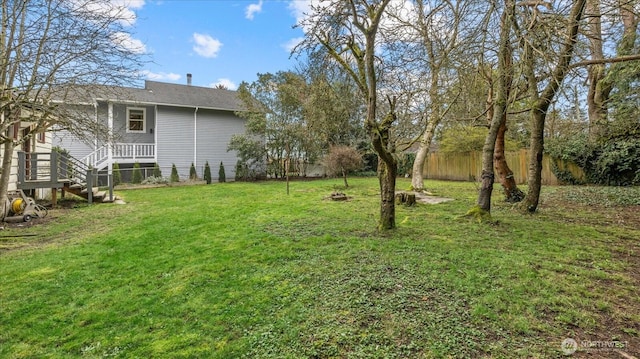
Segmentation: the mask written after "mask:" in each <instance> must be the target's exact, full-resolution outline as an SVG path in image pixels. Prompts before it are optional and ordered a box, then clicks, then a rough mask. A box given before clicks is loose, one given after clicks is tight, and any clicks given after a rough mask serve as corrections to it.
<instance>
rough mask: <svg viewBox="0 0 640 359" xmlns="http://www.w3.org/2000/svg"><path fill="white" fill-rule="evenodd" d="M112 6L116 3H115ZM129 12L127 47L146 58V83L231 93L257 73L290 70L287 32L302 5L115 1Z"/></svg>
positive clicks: (259, 0)
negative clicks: (220, 87)
mask: <svg viewBox="0 0 640 359" xmlns="http://www.w3.org/2000/svg"><path fill="white" fill-rule="evenodd" d="M115 1H118V0H115ZM120 1H124V4H126V6H127V7H128V11H131V19H132V20H131V21H130V28H128V30H129V31H130V32H131V33H132V38H131V39H130V40H129V42H130V43H131V44H132V45H133V46H136V47H137V51H139V52H144V53H145V54H147V55H148V56H149V57H150V59H151V61H152V62H151V63H148V64H145V66H144V76H145V78H146V79H149V80H154V81H162V82H173V83H185V84H186V81H187V80H186V74H187V73H191V74H193V85H195V86H215V85H216V84H223V85H225V86H226V87H227V88H230V89H235V88H237V86H238V85H239V84H240V83H241V82H242V81H246V82H253V81H255V80H256V79H257V74H258V73H268V72H270V73H275V72H278V71H285V70H293V69H294V68H295V67H296V64H297V63H298V60H296V59H295V58H294V57H290V50H291V47H292V46H293V45H295V44H296V43H297V42H298V41H299V40H300V38H301V37H302V36H303V32H302V30H300V29H293V25H295V23H296V19H297V18H298V17H299V16H301V15H302V12H303V11H304V10H305V9H306V6H307V1H304V0H295V1H285V0H120Z"/></svg>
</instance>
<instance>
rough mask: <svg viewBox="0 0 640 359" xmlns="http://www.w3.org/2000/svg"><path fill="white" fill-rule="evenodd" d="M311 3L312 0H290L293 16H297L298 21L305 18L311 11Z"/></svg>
mask: <svg viewBox="0 0 640 359" xmlns="http://www.w3.org/2000/svg"><path fill="white" fill-rule="evenodd" d="M311 3H312V0H306V1H300V0H290V1H289V10H291V13H292V15H293V17H295V18H296V22H300V20H303V19H304V18H305V17H306V15H305V14H309V13H310V12H311Z"/></svg>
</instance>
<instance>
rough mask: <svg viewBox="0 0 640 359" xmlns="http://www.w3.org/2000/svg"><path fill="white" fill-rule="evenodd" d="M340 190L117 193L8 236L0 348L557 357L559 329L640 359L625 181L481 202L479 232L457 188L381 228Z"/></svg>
mask: <svg viewBox="0 0 640 359" xmlns="http://www.w3.org/2000/svg"><path fill="white" fill-rule="evenodd" d="M340 184H341V180H340V179H335V180H321V181H308V182H293V183H292V185H291V194H290V195H289V196H287V195H286V192H285V185H284V183H281V182H262V183H249V184H247V183H224V184H215V185H210V186H205V185H198V186H184V187H164V188H156V189H144V190H126V191H121V192H120V193H119V194H120V195H121V196H122V197H124V199H125V200H126V201H127V204H126V205H116V204H113V205H95V206H85V205H79V206H78V208H75V209H73V210H56V211H53V213H52V216H53V219H52V220H51V221H49V222H48V223H47V225H36V226H31V227H27V228H9V229H6V230H5V231H3V232H1V233H0V278H2V281H1V282H0V357H2V358H32V357H38V358H77V357H85V358H98V357H121V358H132V357H138V358H147V357H156V358H158V357H171V358H197V357H203V358H204V357H206V358H370V357H375V358H447V357H456V358H457V357H493V358H514V357H522V358H530V357H563V353H562V351H561V346H560V344H561V342H562V340H563V339H565V338H567V337H570V338H575V339H576V340H578V339H581V340H589V341H615V342H616V343H623V344H624V347H623V348H622V350H623V351H625V352H626V353H631V354H633V355H636V356H637V355H638V354H640V340H639V335H640V333H639V332H640V325H639V324H638V323H640V298H639V296H638V294H637V286H638V282H639V280H640V275H639V266H640V260H639V257H638V253H639V249H640V248H639V243H638V238H640V230H639V229H638V221H639V219H637V212H635V213H636V217H634V216H633V215H625V214H624V213H630V212H629V210H630V209H634V208H635V211H637V210H638V208H636V207H629V206H638V205H640V201H637V202H634V201H633V199H630V198H636V199H638V198H640V195H639V194H638V193H637V189H634V188H630V189H628V191H627V192H624V190H621V191H623V192H620V193H617V192H616V193H617V194H615V195H611V193H613V192H611V193H610V191H608V190H603V191H600V192H598V191H597V190H594V189H593V188H583V187H549V188H546V189H545V193H544V196H543V204H542V206H541V208H540V212H539V213H538V214H536V215H524V216H523V215H521V214H519V213H518V212H516V211H514V210H513V209H512V208H511V207H510V206H509V205H507V204H502V203H500V201H499V198H498V197H499V195H498V194H496V202H495V203H494V206H493V216H494V219H497V222H496V223H494V224H492V225H487V224H480V223H476V222H473V221H469V220H465V219H462V218H461V215H463V214H464V213H465V212H466V211H467V210H468V209H469V208H470V207H471V206H472V205H473V204H474V201H475V196H476V190H475V187H474V185H473V184H472V183H462V182H431V181H429V182H427V186H428V188H429V189H430V190H431V191H433V192H436V193H437V194H439V195H443V196H447V197H452V198H455V201H453V202H448V203H444V204H439V205H419V206H416V207H410V208H407V207H403V206H400V207H398V208H397V223H398V228H397V229H396V230H394V231H391V232H389V233H378V232H377V231H376V230H375V228H376V220H377V216H378V210H379V207H378V195H377V193H378V191H377V182H376V180H375V179H351V180H350V187H349V188H348V189H344V188H341V187H340ZM398 187H399V188H400V189H402V188H408V187H409V182H408V181H406V180H404V179H401V180H399V183H398ZM336 189H340V190H341V191H344V192H346V193H347V194H348V195H349V196H352V199H351V200H350V201H346V202H334V201H330V200H327V199H325V197H326V196H328V195H330V194H331V192H332V191H334V190H336ZM580 191H583V195H582V196H581V195H580ZM590 191H596V193H604V194H602V195H603V196H605V197H604V198H607V203H606V206H604V205H603V206H601V207H594V206H593V205H592V203H591V202H589V204H590V205H587V203H586V201H583V199H584V197H585V196H592V195H594V194H593V193H592V192H590ZM616 196H618V197H623V198H624V203H617V202H616V199H615V198H616ZM577 199H580V200H577ZM628 202H630V203H628ZM624 206H626V207H624ZM625 211H626V212H625ZM612 224H615V225H612ZM21 234H30V235H33V236H28V237H19V236H20V235H21ZM580 350H582V351H586V349H585V348H580ZM592 354H595V355H597V354H598V353H592ZM605 354H607V355H609V354H611V353H610V352H608V353H605ZM605 356H606V355H605ZM609 356H610V355H609Z"/></svg>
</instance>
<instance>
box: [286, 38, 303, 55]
mask: <svg viewBox="0 0 640 359" xmlns="http://www.w3.org/2000/svg"><path fill="white" fill-rule="evenodd" d="M302 41H304V37H296V38H293V39H291V40H289V41H287V42H286V43H284V44H282V47H283V48H284V49H285V50H287V52H289V53H291V52H292V51H293V49H294V48H295V47H296V46H298V44H299V43H301V42H302Z"/></svg>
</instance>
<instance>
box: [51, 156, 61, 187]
mask: <svg viewBox="0 0 640 359" xmlns="http://www.w3.org/2000/svg"><path fill="white" fill-rule="evenodd" d="M49 166H50V168H51V182H54V183H58V182H59V181H58V152H57V151H51V156H49Z"/></svg>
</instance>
